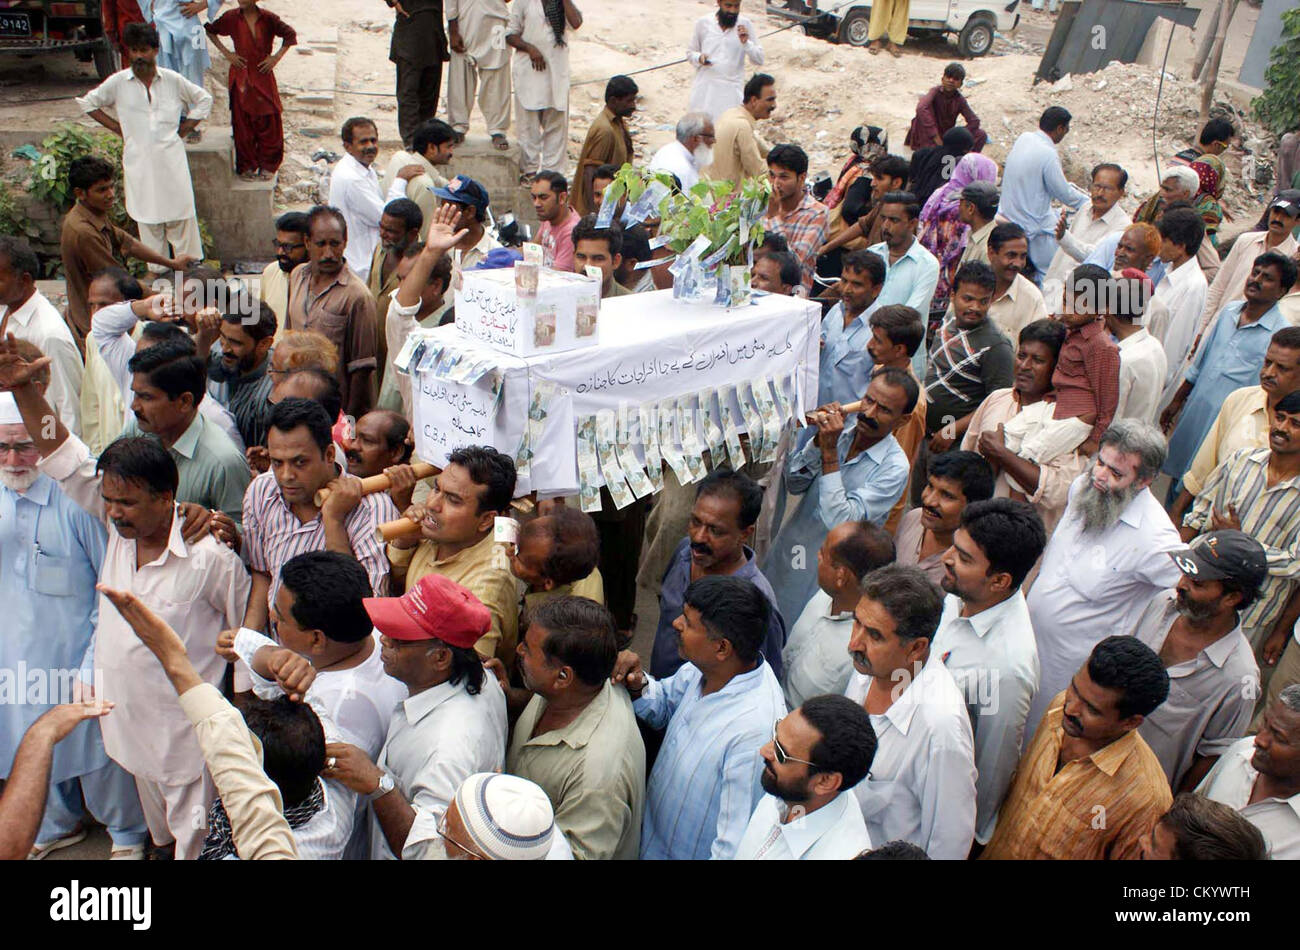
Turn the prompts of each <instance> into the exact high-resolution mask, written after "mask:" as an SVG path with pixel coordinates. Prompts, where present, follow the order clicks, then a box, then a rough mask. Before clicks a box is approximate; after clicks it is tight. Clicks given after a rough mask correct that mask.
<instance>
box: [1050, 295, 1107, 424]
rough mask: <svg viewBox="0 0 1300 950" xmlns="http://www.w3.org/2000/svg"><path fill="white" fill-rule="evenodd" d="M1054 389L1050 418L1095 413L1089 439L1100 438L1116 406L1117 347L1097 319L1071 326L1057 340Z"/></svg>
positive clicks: (1075, 416)
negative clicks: (1054, 394) (1062, 337)
mask: <svg viewBox="0 0 1300 950" xmlns="http://www.w3.org/2000/svg"><path fill="white" fill-rule="evenodd" d="M1052 388H1053V389H1054V390H1056V413H1055V415H1054V416H1053V418H1054V419H1074V418H1077V417H1079V416H1081V415H1084V414H1086V413H1095V414H1096V417H1097V418H1096V420H1095V421H1094V422H1093V426H1092V434H1091V435H1090V436H1089V438H1091V439H1100V438H1101V434H1102V433H1103V432H1105V431H1106V429H1108V428H1109V427H1110V423H1111V420H1112V419H1114V418H1115V410H1116V408H1118V406H1119V347H1118V346H1116V345H1115V343H1114V341H1113V340H1111V338H1110V334H1109V333H1107V332H1106V326H1105V324H1103V323H1102V322H1101V320H1100V318H1099V319H1097V320H1094V321H1093V322H1092V323H1087V324H1084V326H1083V327H1082V328H1080V329H1077V330H1075V329H1071V330H1070V331H1069V332H1068V333H1067V334H1066V335H1065V342H1064V343H1062V344H1061V355H1060V356H1059V357H1057V360H1056V372H1054V373H1052Z"/></svg>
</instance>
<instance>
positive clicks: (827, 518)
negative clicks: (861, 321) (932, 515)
mask: <svg viewBox="0 0 1300 950" xmlns="http://www.w3.org/2000/svg"><path fill="white" fill-rule="evenodd" d="M919 395H920V387H919V386H917V384H916V379H915V378H914V377H913V376H912V374H911V373H908V372H906V371H904V370H901V369H886V370H882V371H881V372H879V373H877V374H876V375H875V376H873V377H872V378H871V382H870V383H869V384H868V385H867V392H866V395H865V396H864V397H863V400H862V408H861V409H859V410H858V412H857V420H856V422H855V423H854V424H853V425H852V426H851V427H850V426H848V425H847V414H846V413H845V412H844V410H843V408H842V407H841V406H840V404H839V403H834V402H833V403H830V404H829V405H826V406H822V407H821V408H819V409H816V410H814V411H813V412H812V413H810V415H811V417H812V419H813V424H814V425H815V426H816V427H817V434H816V436H815V437H814V438H813V439H811V440H809V442H808V444H807V445H805V446H804V447H803V448H802V449H800V450H799V451H798V452H794V453H792V454H791V456H790V459H789V461H788V462H787V463H786V469H785V473H784V477H785V487H786V489H787V490H788V491H789V492H790V493H791V494H793V495H797V496H802V497H801V498H800V499H799V504H798V507H797V508H796V509H795V511H794V513H793V514H791V515H789V516H788V517H787V518H786V521H785V525H784V526H783V527H782V528H781V530H780V533H779V534H777V536H776V537H775V538H774V539H773V541H772V548H771V550H770V551H768V553H767V558H766V560H765V561H764V562H763V571H764V572H765V573H766V574H767V576H768V579H769V580H770V581H771V582H772V587H773V589H774V590H775V591H776V601H777V605H778V606H779V607H780V609H781V613H782V614H784V615H785V616H789V617H797V616H799V614H800V612H801V611H802V610H803V608H804V605H806V604H807V603H808V601H809V599H810V598H811V597H812V595H813V593H814V592H815V591H816V590H817V563H816V552H817V549H818V548H820V547H821V543H822V540H823V539H824V538H825V537H826V533H827V532H828V531H829V530H830V529H831V528H833V527H835V525H837V524H840V523H841V522H844V521H871V522H873V523H875V524H884V523H885V519H886V518H887V517H889V512H890V510H891V509H892V508H893V507H894V502H896V501H898V499H899V497H900V496H901V495H902V493H903V489H904V488H905V487H906V483H907V470H908V461H907V456H906V455H905V454H904V452H903V450H902V448H900V447H899V445H898V440H897V439H895V438H894V435H893V433H894V430H895V429H897V428H898V427H899V425H901V424H902V423H903V422H904V421H905V420H906V419H907V417H908V414H909V413H911V411H912V408H913V406H915V404H916V400H917V398H918V397H919Z"/></svg>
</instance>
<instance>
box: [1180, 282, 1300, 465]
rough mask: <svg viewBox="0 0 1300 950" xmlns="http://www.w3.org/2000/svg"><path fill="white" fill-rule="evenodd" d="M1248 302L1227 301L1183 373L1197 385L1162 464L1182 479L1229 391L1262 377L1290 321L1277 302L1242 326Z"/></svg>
mask: <svg viewBox="0 0 1300 950" xmlns="http://www.w3.org/2000/svg"><path fill="white" fill-rule="evenodd" d="M1245 306H1246V301H1245V300H1234V301H1233V302H1232V303H1230V304H1225V305H1224V307H1223V309H1222V310H1220V311H1219V315H1218V317H1216V318H1215V321H1214V326H1213V327H1212V328H1211V330H1210V333H1209V335H1208V336H1207V337H1206V338H1205V342H1204V343H1202V344H1201V348H1200V349H1199V350H1197V351H1196V358H1195V359H1193V360H1192V365H1191V366H1189V367H1187V372H1186V373H1185V374H1184V375H1183V379H1184V380H1186V381H1187V382H1189V383H1191V384H1192V391H1191V392H1190V393H1189V394H1188V396H1187V402H1186V403H1185V404H1184V405H1183V411H1182V413H1181V414H1180V415H1179V416H1178V425H1176V426H1174V431H1173V433H1172V434H1171V435H1170V436H1169V455H1168V456H1167V457H1166V458H1165V465H1164V468H1163V469H1161V471H1163V472H1164V473H1165V474H1167V475H1170V476H1172V477H1174V478H1176V479H1177V478H1182V477H1183V473H1184V472H1186V471H1187V468H1188V466H1189V465H1191V464H1192V459H1193V458H1195V457H1196V452H1197V450H1198V449H1199V448H1200V447H1201V441H1202V440H1203V439H1204V438H1205V434H1206V433H1207V432H1209V431H1210V426H1212V425H1213V424H1214V420H1215V417H1217V416H1218V414H1219V410H1220V409H1221V408H1223V400H1225V399H1227V398H1228V394H1229V393H1231V392H1234V391H1236V390H1238V389H1241V388H1242V387H1243V386H1254V385H1256V384H1257V383H1258V382H1259V371H1260V369H1261V368H1262V367H1263V365H1264V354H1265V352H1266V351H1267V350H1268V343H1269V340H1271V339H1272V338H1273V334H1274V333H1276V332H1277V331H1278V330H1280V329H1282V328H1283V327H1286V326H1290V324H1289V323H1288V322H1287V319H1286V318H1285V317H1284V316H1282V311H1281V310H1279V309H1278V308H1277V307H1276V306H1273V307H1270V308H1269V311H1268V312H1267V313H1266V314H1264V316H1262V317H1260V318H1259V319H1258V320H1256V321H1255V322H1254V323H1248V324H1246V325H1245V326H1244V327H1239V326H1237V321H1238V320H1239V319H1241V311H1242V310H1243V309H1244V308H1245Z"/></svg>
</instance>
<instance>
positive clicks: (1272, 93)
mask: <svg viewBox="0 0 1300 950" xmlns="http://www.w3.org/2000/svg"><path fill="white" fill-rule="evenodd" d="M1264 81H1265V83H1266V86H1265V88H1264V93H1263V95H1261V96H1258V97H1257V98H1256V99H1255V101H1254V102H1252V103H1251V108H1252V109H1253V110H1254V113H1255V117H1256V118H1257V119H1259V121H1261V122H1263V123H1264V124H1265V125H1266V126H1268V128H1269V131H1271V132H1272V133H1273V134H1274V135H1282V134H1284V133H1286V132H1291V131H1293V130H1295V129H1297V128H1300V8H1296V9H1294V10H1288V11H1286V12H1285V13H1283V14H1282V39H1281V41H1280V42H1279V43H1278V44H1277V45H1276V46H1274V47H1273V53H1272V55H1271V56H1270V57H1269V66H1268V70H1267V71H1266V72H1265V73H1264Z"/></svg>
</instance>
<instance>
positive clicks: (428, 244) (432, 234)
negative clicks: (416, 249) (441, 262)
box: [424, 204, 469, 257]
mask: <svg viewBox="0 0 1300 950" xmlns="http://www.w3.org/2000/svg"><path fill="white" fill-rule="evenodd" d="M459 220H460V211H459V210H458V209H457V207H456V206H455V205H451V204H444V205H439V206H438V208H437V210H435V211H434V212H433V217H432V218H431V219H430V221H429V233H428V235H427V236H426V237H425V239H424V253H425V254H432V255H436V256H438V257H441V256H442V255H443V254H445V253H447V251H450V250H451V249H452V248H453V247H455V246H456V245H457V244H459V243H460V242H461V240H462V239H463V238H464V237H465V235H466V234H469V229H468V228H461V229H460V230H459V231H457V230H456V229H455V228H456V222H457V221H459Z"/></svg>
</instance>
